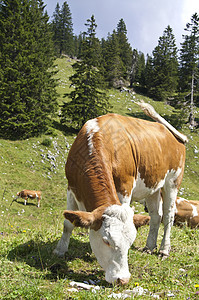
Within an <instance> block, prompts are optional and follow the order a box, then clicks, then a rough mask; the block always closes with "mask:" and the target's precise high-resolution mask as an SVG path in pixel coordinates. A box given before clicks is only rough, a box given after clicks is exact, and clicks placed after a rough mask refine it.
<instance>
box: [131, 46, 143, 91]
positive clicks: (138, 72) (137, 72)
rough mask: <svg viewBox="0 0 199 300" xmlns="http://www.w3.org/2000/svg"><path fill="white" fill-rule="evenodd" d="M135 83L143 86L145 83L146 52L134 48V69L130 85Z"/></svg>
mask: <svg viewBox="0 0 199 300" xmlns="http://www.w3.org/2000/svg"><path fill="white" fill-rule="evenodd" d="M133 83H136V84H139V85H141V86H142V87H143V86H144V85H145V58H144V53H142V52H139V53H138V51H137V50H136V49H134V50H133V55H132V69H131V76H130V86H131V87H132V86H133Z"/></svg>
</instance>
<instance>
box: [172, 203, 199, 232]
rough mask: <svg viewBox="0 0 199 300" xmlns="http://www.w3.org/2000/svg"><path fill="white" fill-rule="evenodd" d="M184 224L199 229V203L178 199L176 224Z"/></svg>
mask: <svg viewBox="0 0 199 300" xmlns="http://www.w3.org/2000/svg"><path fill="white" fill-rule="evenodd" d="M183 223H187V225H188V226H189V227H191V228H196V227H198V228H199V201H197V200H186V199H184V198H181V197H177V199H176V209H175V218H174V224H176V225H178V226H182V225H183Z"/></svg>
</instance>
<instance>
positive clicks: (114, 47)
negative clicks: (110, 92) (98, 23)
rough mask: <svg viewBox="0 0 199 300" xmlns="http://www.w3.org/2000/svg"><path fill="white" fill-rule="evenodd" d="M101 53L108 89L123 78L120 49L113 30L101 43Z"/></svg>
mask: <svg viewBox="0 0 199 300" xmlns="http://www.w3.org/2000/svg"><path fill="white" fill-rule="evenodd" d="M102 53H103V59H104V68H105V74H104V76H105V80H106V82H108V85H109V87H112V86H115V85H117V84H116V83H117V82H118V81H119V80H120V79H121V78H122V76H123V63H122V60H121V58H120V47H119V42H118V36H117V33H116V31H115V30H114V31H113V33H112V35H108V37H107V40H106V41H104V42H103V45H102Z"/></svg>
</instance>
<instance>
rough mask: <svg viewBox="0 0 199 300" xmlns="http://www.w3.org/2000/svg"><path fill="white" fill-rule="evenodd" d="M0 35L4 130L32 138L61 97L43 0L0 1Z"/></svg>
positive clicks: (43, 127)
mask: <svg viewBox="0 0 199 300" xmlns="http://www.w3.org/2000/svg"><path fill="white" fill-rule="evenodd" d="M0 40H1V43H0V70H1V71H0V99H1V101H0V128H1V129H0V134H1V136H3V137H7V138H9V137H12V138H27V137H29V136H33V135H37V134H39V133H41V132H44V131H45V130H46V129H47V128H48V125H49V124H50V117H51V116H53V114H54V112H55V111H56V109H57V102H56V91H55V87H56V82H55V80H54V79H52V75H53V74H54V72H53V71H52V67H53V63H54V57H53V46H52V39H51V32H50V27H49V23H48V16H47V14H46V13H44V4H43V2H42V1H40V0H39V1H36V0H32V1H31V0H23V1H21V0H12V1H10V0H4V1H1V2H0ZM50 70H51V71H50Z"/></svg>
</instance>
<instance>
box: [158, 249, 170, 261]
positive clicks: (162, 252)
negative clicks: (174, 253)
mask: <svg viewBox="0 0 199 300" xmlns="http://www.w3.org/2000/svg"><path fill="white" fill-rule="evenodd" d="M158 256H159V257H160V258H162V260H165V259H167V258H168V257H169V254H168V253H164V251H160V252H159V255H158Z"/></svg>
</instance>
